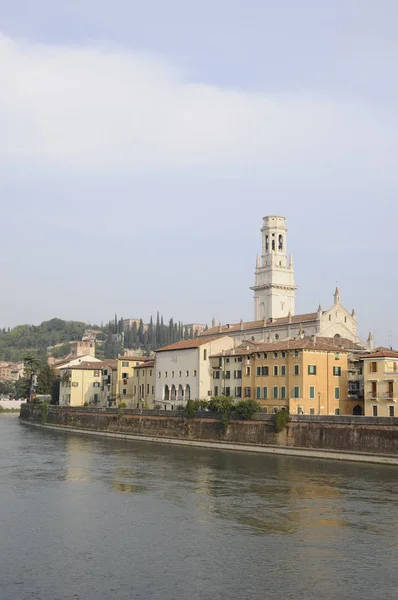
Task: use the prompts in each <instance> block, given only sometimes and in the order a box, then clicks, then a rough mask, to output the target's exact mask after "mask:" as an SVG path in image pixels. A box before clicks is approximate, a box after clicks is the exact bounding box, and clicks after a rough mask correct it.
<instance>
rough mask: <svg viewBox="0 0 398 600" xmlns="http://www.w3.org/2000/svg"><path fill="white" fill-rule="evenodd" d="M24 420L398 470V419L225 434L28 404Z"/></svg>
mask: <svg viewBox="0 0 398 600" xmlns="http://www.w3.org/2000/svg"><path fill="white" fill-rule="evenodd" d="M20 420H21V421H22V422H25V423H32V424H42V425H45V426H48V427H52V428H59V429H61V428H62V429H63V430H68V429H70V430H74V431H82V432H90V433H97V434H100V433H103V434H106V435H115V436H120V437H124V438H127V437H132V438H134V439H139V438H141V437H142V438H143V439H144V438H147V439H148V438H150V440H151V441H160V442H170V443H171V442H172V443H179V442H180V443H182V442H189V443H190V445H195V443H197V445H206V444H208V445H212V444H217V446H218V447H220V446H223V445H225V447H227V446H234V448H233V449H245V448H246V449H248V450H250V449H253V448H254V447H255V448H261V449H263V450H264V451H265V450H266V449H269V450H270V451H273V452H275V451H277V450H278V449H280V450H281V451H282V450H283V453H284V454H285V453H289V451H291V453H292V454H296V453H297V451H298V450H303V451H307V452H308V451H310V450H313V451H321V452H325V453H326V457H329V458H333V456H331V454H332V453H339V454H342V453H354V454H355V455H361V454H364V455H372V456H376V457H377V456H380V457H381V456H382V455H383V456H387V457H390V458H391V459H392V460H391V461H389V462H394V463H395V461H396V463H397V464H398V418H377V417H350V416H323V415H322V416H315V415H314V416H307V415H305V416H304V415H303V416H301V415H300V416H292V420H291V422H290V423H289V424H288V425H287V426H286V427H285V428H284V429H283V430H282V431H280V432H277V431H276V430H275V425H274V419H273V415H264V414H258V415H255V418H253V420H250V421H239V420H235V419H231V421H230V423H229V425H228V427H227V428H226V430H225V428H223V425H222V422H221V418H219V417H218V415H212V414H210V413H197V414H196V415H195V417H191V418H189V417H186V416H185V414H184V413H183V412H181V411H167V413H166V412H164V411H138V410H128V409H124V410H117V409H108V410H102V409H93V408H86V407H59V406H48V407H46V408H43V407H42V406H41V405H29V404H24V405H22V407H21V412H20ZM237 446H239V447H240V448H237ZM317 453H318V452H317ZM366 462H374V461H368V460H367V461H366ZM383 462H384V461H383Z"/></svg>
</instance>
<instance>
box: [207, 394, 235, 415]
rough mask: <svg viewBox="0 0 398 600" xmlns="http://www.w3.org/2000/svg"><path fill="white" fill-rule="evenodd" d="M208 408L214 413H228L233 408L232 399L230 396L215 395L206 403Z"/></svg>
mask: <svg viewBox="0 0 398 600" xmlns="http://www.w3.org/2000/svg"><path fill="white" fill-rule="evenodd" d="M207 406H208V409H209V410H210V411H211V412H215V413H225V412H228V413H230V412H231V410H233V408H234V406H235V405H234V399H233V398H232V397H231V396H215V397H214V398H212V399H211V400H210V402H209V403H208V405H207Z"/></svg>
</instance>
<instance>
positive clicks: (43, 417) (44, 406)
mask: <svg viewBox="0 0 398 600" xmlns="http://www.w3.org/2000/svg"><path fill="white" fill-rule="evenodd" d="M47 410H48V404H47V402H43V403H42V405H41V419H40V420H41V424H42V425H44V424H45V422H46V421H47Z"/></svg>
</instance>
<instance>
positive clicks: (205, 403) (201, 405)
mask: <svg viewBox="0 0 398 600" xmlns="http://www.w3.org/2000/svg"><path fill="white" fill-rule="evenodd" d="M198 402H199V408H201V409H202V410H208V408H209V401H208V400H206V399H205V398H201V399H200V400H198Z"/></svg>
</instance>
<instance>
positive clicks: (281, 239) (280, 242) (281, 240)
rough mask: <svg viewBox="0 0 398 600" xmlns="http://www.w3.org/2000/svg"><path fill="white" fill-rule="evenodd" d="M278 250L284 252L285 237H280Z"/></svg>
mask: <svg viewBox="0 0 398 600" xmlns="http://www.w3.org/2000/svg"><path fill="white" fill-rule="evenodd" d="M278 248H279V250H283V235H280V236H279V243H278Z"/></svg>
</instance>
